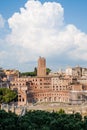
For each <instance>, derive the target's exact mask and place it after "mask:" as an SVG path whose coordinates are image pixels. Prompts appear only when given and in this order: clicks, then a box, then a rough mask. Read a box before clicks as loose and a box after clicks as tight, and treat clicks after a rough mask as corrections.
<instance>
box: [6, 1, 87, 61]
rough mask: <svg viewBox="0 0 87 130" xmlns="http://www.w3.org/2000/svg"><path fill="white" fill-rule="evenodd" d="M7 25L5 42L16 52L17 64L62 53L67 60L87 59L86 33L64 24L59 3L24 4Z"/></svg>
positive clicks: (35, 2)
mask: <svg viewBox="0 0 87 130" xmlns="http://www.w3.org/2000/svg"><path fill="white" fill-rule="evenodd" d="M8 23H9V27H10V28H11V30H12V32H11V34H9V35H8V36H7V39H6V40H7V41H8V43H10V44H11V47H12V48H13V49H15V50H16V51H15V52H16V53H15V52H14V55H16V60H17V62H27V61H29V60H30V61H31V60H34V59H36V58H37V57H38V56H45V57H51V56H52V57H53V56H56V58H57V57H58V56H60V58H61V55H63V56H64V55H65V54H66V55H67V58H71V59H83V60H85V61H86V60H87V58H86V57H87V34H85V33H83V32H81V31H80V30H79V29H77V28H76V27H75V26H74V25H73V24H69V25H65V21H64V9H63V7H62V6H61V5H60V4H59V3H56V2H45V3H44V4H42V3H41V2H39V1H28V2H27V3H26V4H25V7H24V8H20V12H17V13H14V15H13V16H12V17H11V18H10V19H8ZM17 48H18V49H17Z"/></svg>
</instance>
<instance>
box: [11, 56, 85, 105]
mask: <svg viewBox="0 0 87 130" xmlns="http://www.w3.org/2000/svg"><path fill="white" fill-rule="evenodd" d="M11 89H13V90H16V91H17V92H18V105H26V104H28V103H35V102H65V103H70V102H71V103H76V104H77V103H78V102H79V103H81V102H83V96H84V98H85V99H86V97H87V96H86V90H87V89H86V90H85V94H84V92H83V90H84V89H83V85H82V84H80V83H78V81H77V79H76V78H73V77H72V76H66V75H65V76H64V75H61V76H52V75H48V76H47V75H46V60H45V58H43V57H39V59H38V67H37V76H36V77H29V78H27V77H26V78H16V79H15V80H13V81H11Z"/></svg>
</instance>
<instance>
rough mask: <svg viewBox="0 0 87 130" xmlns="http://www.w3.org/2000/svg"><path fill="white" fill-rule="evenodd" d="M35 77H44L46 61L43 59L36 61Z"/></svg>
mask: <svg viewBox="0 0 87 130" xmlns="http://www.w3.org/2000/svg"><path fill="white" fill-rule="evenodd" d="M37 76H46V60H45V58H44V57H39V59H38V67H37Z"/></svg>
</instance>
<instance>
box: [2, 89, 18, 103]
mask: <svg viewBox="0 0 87 130" xmlns="http://www.w3.org/2000/svg"><path fill="white" fill-rule="evenodd" d="M16 98H17V93H16V92H14V91H12V90H10V89H8V88H0V103H9V102H11V101H13V100H14V99H16Z"/></svg>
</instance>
